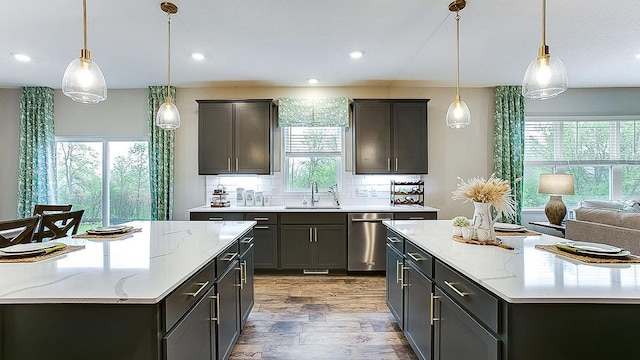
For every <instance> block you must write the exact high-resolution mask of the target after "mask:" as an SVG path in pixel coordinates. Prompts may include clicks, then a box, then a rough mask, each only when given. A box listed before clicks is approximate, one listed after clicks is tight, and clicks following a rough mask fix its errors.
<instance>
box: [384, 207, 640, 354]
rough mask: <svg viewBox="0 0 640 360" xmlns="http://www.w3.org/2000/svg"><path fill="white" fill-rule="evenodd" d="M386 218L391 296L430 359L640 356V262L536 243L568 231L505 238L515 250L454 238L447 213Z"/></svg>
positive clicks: (415, 345)
mask: <svg viewBox="0 0 640 360" xmlns="http://www.w3.org/2000/svg"><path fill="white" fill-rule="evenodd" d="M384 224H385V225H386V226H387V228H388V245H387V254H388V258H387V259H388V268H387V269H388V270H387V284H388V289H387V291H388V293H387V303H388V304H389V306H390V308H391V310H392V313H394V315H395V316H396V319H397V320H398V323H399V325H400V326H401V327H403V330H404V332H405V335H406V337H407V339H408V340H409V342H410V343H411V345H412V347H413V348H414V350H416V353H417V354H418V356H419V357H420V358H425V359H430V358H433V359H463V358H465V359H471V358H473V359H491V360H496V359H502V360H507V359H508V360H523V359H524V360H529V359H531V360H533V359H582V360H583V359H623V358H635V357H636V355H634V354H635V353H636V350H635V349H633V344H634V343H635V341H636V336H637V334H638V333H640V264H631V263H624V264H587V263H582V262H579V261H575V260H571V259H569V258H567V257H564V256H558V255H554V254H552V253H549V252H546V251H543V250H540V249H537V248H535V245H536V244H555V243H557V242H558V241H563V240H564V239H561V238H557V237H553V236H549V235H540V236H528V237H525V236H510V237H502V239H503V242H504V243H506V244H508V245H511V246H513V247H514V248H515V249H514V250H506V249H503V248H499V247H495V246H480V245H471V244H465V243H461V242H457V241H454V240H453V239H452V227H451V222H450V221H447V220H442V221H387V222H384ZM390 257H391V259H393V260H395V261H389V259H390ZM394 267H395V269H394ZM416 319H418V320H420V321H416Z"/></svg>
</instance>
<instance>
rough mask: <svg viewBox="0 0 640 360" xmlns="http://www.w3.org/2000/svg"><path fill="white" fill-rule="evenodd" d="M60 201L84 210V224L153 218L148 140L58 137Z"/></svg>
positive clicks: (102, 223) (93, 224)
mask: <svg viewBox="0 0 640 360" xmlns="http://www.w3.org/2000/svg"><path fill="white" fill-rule="evenodd" d="M56 147H57V154H56V155H57V160H56V162H57V176H58V189H57V196H58V202H59V203H68V204H72V205H73V208H74V209H84V211H85V212H84V215H83V226H84V227H85V228H88V227H91V226H101V225H113V224H120V223H123V222H127V221H131V220H149V219H151V201H150V191H149V156H148V141H147V140H146V139H145V140H114V139H98V140H96V139H88V140H83V139H72V138H60V139H58V140H57V142H56Z"/></svg>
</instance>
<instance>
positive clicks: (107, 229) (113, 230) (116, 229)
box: [87, 225, 129, 235]
mask: <svg viewBox="0 0 640 360" xmlns="http://www.w3.org/2000/svg"><path fill="white" fill-rule="evenodd" d="M128 228H129V227H128V226H124V225H111V226H102V227H97V228H95V229H91V230H87V234H95V235H99V234H102V235H108V234H118V233H121V232H124V231H125V230H126V229H128Z"/></svg>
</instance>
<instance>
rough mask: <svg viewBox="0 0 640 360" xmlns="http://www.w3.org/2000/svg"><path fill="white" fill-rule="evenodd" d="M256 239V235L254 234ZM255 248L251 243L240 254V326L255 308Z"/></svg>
mask: <svg viewBox="0 0 640 360" xmlns="http://www.w3.org/2000/svg"><path fill="white" fill-rule="evenodd" d="M254 241H255V236H254ZM254 248H255V245H253V244H252V245H251V246H250V247H249V249H248V250H247V251H246V252H245V253H244V254H242V255H241V256H240V268H241V269H242V270H241V271H242V274H241V282H242V286H240V327H241V328H242V327H244V324H245V323H246V322H247V318H248V317H249V313H250V312H251V309H253V304H254V301H255V293H254V289H253V285H254V274H253V273H254V264H253V257H254Z"/></svg>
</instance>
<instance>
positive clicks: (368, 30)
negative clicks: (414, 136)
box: [0, 0, 640, 89]
mask: <svg viewBox="0 0 640 360" xmlns="http://www.w3.org/2000/svg"><path fill="white" fill-rule="evenodd" d="M450 1H451V0H217V1H211V0H188V1H184V0H182V1H181V0H174V3H175V4H176V5H177V6H178V8H179V11H178V13H177V14H176V15H174V16H173V17H172V22H171V25H172V26H171V31H172V49H171V52H172V60H171V83H172V85H176V86H178V87H201V86H214V85H216V84H223V85H224V84H234V85H241V84H250V85H251V86H259V85H264V86H310V85H308V84H307V83H306V79H307V78H312V77H313V78H318V79H319V83H318V85H316V86H359V85H384V84H395V83H404V81H412V82H415V83H416V84H421V85H423V86H455V51H456V50H455V19H454V18H455V14H454V13H451V12H450V11H449V10H448V4H449V2H450ZM622 5H624V6H622ZM638 14H640V1H637V0H622V1H617V2H614V1H597V0H549V1H548V4H547V44H548V45H549V47H550V50H551V53H552V54H555V55H557V56H558V57H560V58H561V59H562V61H563V62H564V64H565V66H566V68H567V73H568V76H569V87H574V88H578V87H637V86H640V58H638V57H636V54H640V21H638V20H637V16H638ZM460 15H461V20H460V51H461V53H460V61H461V64H460V85H461V86H462V87H487V86H495V85H517V84H520V83H521V81H522V76H523V75H524V72H525V70H526V68H527V65H528V63H529V62H530V61H531V60H532V59H533V58H535V57H536V56H537V51H538V48H539V46H540V44H541V38H542V35H541V21H542V20H541V18H542V1H541V0H510V1H506V0H468V2H467V7H466V8H465V9H464V10H462V11H461V12H460ZM87 16H88V46H87V47H88V49H89V50H90V51H91V59H92V60H93V61H95V62H96V63H97V64H98V65H100V67H101V68H102V71H103V73H104V75H105V78H106V80H107V85H108V87H109V88H111V89H118V88H144V87H146V86H149V85H166V82H167V17H166V14H165V13H163V12H162V10H161V9H160V1H156V0H135V1H133V0H109V1H105V0H101V1H100V0H88V1H87ZM0 19H2V21H1V24H2V28H3V29H2V31H0V69H1V70H0V87H5V88H6V87H20V86H50V87H53V88H56V89H59V88H60V86H61V85H60V84H61V80H62V74H63V72H64V70H65V68H66V66H67V65H68V63H69V62H70V61H71V60H72V59H73V58H74V57H79V56H80V50H81V48H82V43H83V37H82V1H81V0H56V1H53V2H52V1H44V0H22V1H11V5H8V6H4V7H3V11H2V12H0ZM355 49H360V50H363V51H364V52H365V55H364V57H362V58H361V59H359V60H353V59H351V58H350V57H349V55H348V54H349V52H350V51H352V50H355ZM193 51H198V52H201V53H203V54H204V55H205V56H206V58H205V59H204V60H203V61H195V60H193V59H192V58H191V57H190V53H191V52H193ZM12 52H14V53H24V54H27V55H29V56H30V57H31V58H32V61H31V62H28V63H23V62H18V61H16V60H15V59H14V58H13V57H12V56H11V55H10V53H12ZM638 56H639V57H640V55H638Z"/></svg>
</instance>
